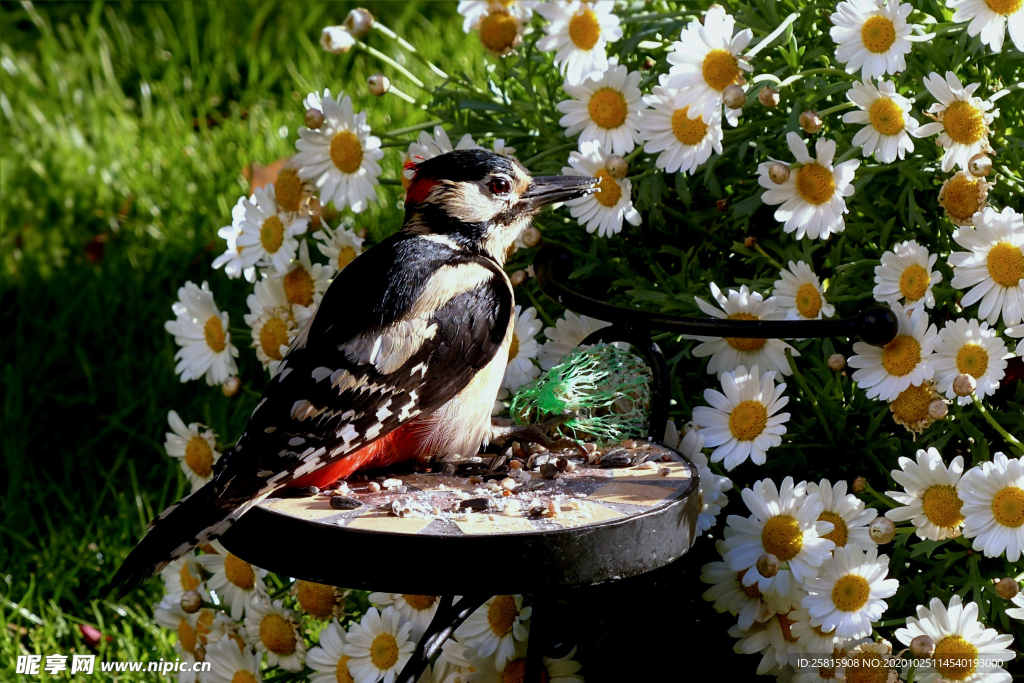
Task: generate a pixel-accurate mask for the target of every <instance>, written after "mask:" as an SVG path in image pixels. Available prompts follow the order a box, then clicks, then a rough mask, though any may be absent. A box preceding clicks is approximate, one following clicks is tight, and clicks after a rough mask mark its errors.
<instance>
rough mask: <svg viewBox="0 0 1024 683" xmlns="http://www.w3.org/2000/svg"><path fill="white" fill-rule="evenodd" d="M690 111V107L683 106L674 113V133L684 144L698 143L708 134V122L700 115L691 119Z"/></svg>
mask: <svg viewBox="0 0 1024 683" xmlns="http://www.w3.org/2000/svg"><path fill="white" fill-rule="evenodd" d="M689 111H690V108H689V107H683V108H682V109H676V111H675V113H674V114H672V134H673V135H675V136H676V140H679V142H681V143H683V144H684V145H696V144H697V143H698V142H700V141H701V140H703V139H704V136H705V135H707V132H708V124H706V123H704V119H703V118H702V117H700V116H698V117H697V118H695V119H691V118H690V115H689Z"/></svg>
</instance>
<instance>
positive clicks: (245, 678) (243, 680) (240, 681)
mask: <svg viewBox="0 0 1024 683" xmlns="http://www.w3.org/2000/svg"><path fill="white" fill-rule="evenodd" d="M231 683H257V680H256V677H255V676H253V675H252V674H251V673H249V672H248V671H244V670H239V671H236V672H235V675H234V676H232V677H231Z"/></svg>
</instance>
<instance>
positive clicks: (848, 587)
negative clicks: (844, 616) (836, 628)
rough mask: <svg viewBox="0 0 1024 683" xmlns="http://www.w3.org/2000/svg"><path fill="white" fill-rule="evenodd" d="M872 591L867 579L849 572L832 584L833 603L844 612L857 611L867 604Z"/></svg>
mask: <svg viewBox="0 0 1024 683" xmlns="http://www.w3.org/2000/svg"><path fill="white" fill-rule="evenodd" d="M870 593H871V587H870V586H869V585H868V581H867V579H865V578H864V577H863V576H858V575H857V574H847V575H846V576H844V577H842V578H841V579H839V580H838V581H836V583H835V585H834V586H832V604H834V605H835V606H836V608H837V609H840V610H842V611H843V612H856V611H857V610H859V609H860V608H861V607H863V606H864V605H866V604H867V602H868V596H869V595H870Z"/></svg>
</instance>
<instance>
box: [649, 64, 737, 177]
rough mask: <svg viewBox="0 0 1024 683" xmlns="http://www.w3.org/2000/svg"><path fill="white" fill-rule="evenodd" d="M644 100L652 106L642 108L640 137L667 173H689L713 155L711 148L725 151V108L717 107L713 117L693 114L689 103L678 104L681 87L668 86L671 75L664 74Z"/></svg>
mask: <svg viewBox="0 0 1024 683" xmlns="http://www.w3.org/2000/svg"><path fill="white" fill-rule="evenodd" d="M658 83H660V85H656V86H654V88H653V89H652V91H651V94H650V95H644V102H646V103H647V104H648V105H649V106H650V107H651V108H650V109H645V110H643V111H642V112H640V137H641V138H643V139H644V140H646V141H647V142H645V143H644V151H645V152H647V153H648V154H655V153H658V158H657V159H655V161H654V163H655V165H656V166H657V167H658V168H660V169H662V170H663V171H665V172H666V173H676V172H679V173H689V174H691V175H692V174H693V173H695V172H696V171H697V167H698V166H700V165H701V164H703V163H704V162H705V161H707V160H708V159H710V158H711V152H712V151H713V152H715V153H716V154H721V153H722V112H721V111H720V110H718V109H717V108H716V109H715V110H714V111H713V113H712V115H711V120H710V121H709V122H707V123H705V122H704V118H703V117H702V116H699V115H698V116H697V117H696V118H690V108H689V107H685V106H684V107H677V106H676V96H677V95H678V94H679V91H678V90H676V89H674V88H669V87H667V85H666V84H667V83H668V75H667V74H662V75H661V76H660V77H659V79H658Z"/></svg>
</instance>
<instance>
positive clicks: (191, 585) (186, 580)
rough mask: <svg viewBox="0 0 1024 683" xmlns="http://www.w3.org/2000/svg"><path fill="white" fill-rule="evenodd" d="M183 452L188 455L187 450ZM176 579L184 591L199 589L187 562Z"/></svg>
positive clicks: (197, 579)
mask: <svg viewBox="0 0 1024 683" xmlns="http://www.w3.org/2000/svg"><path fill="white" fill-rule="evenodd" d="M203 443H205V441H204V442H203ZM185 452H186V453H188V449H186V451H185ZM178 578H179V579H180V580H181V589H182V590H184V591H194V590H195V589H197V588H199V583H200V581H199V577H198V576H194V575H193V574H192V570H191V569H189V567H188V562H184V563H182V565H181V571H180V572H178Z"/></svg>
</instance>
